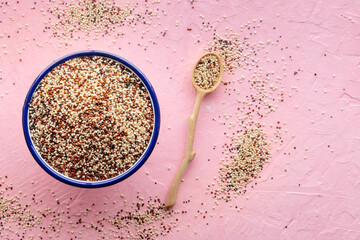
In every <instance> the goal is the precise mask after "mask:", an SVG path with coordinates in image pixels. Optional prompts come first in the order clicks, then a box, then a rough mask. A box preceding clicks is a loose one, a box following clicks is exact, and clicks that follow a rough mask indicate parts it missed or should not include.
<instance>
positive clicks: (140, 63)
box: [0, 0, 360, 240]
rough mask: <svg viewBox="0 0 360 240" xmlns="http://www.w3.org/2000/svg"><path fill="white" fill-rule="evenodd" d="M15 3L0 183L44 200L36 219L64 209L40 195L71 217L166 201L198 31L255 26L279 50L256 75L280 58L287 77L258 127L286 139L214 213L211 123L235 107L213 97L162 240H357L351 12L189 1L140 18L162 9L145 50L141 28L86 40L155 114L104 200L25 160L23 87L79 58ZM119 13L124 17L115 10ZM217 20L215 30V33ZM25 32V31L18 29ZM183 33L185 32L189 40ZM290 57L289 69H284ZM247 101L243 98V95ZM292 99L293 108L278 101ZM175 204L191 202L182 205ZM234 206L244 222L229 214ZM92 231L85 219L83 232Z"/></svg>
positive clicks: (7, 42) (356, 37)
mask: <svg viewBox="0 0 360 240" xmlns="http://www.w3.org/2000/svg"><path fill="white" fill-rule="evenodd" d="M15 2H16V1H9V3H10V6H5V5H4V4H3V5H2V8H0V10H1V12H0V20H2V23H0V34H3V37H2V38H0V69H1V72H0V77H1V78H2V79H1V80H0V95H2V98H0V153H1V154H0V163H1V166H2V167H1V168H0V175H1V176H5V175H7V176H8V178H9V180H8V181H11V182H13V185H14V190H15V191H23V192H26V193H28V194H30V193H31V194H32V193H36V196H37V198H42V199H43V203H42V206H41V207H42V208H45V207H46V206H49V207H53V208H54V209H62V208H64V206H63V205H60V206H56V203H55V202H54V199H53V197H52V196H51V194H49V189H51V190H54V191H55V194H56V197H57V198H59V199H60V201H61V202H62V201H64V202H65V201H66V199H68V198H69V197H72V198H73V199H74V201H73V202H72V204H71V210H72V212H74V213H76V212H80V211H83V210H84V209H85V208H87V207H88V206H89V204H90V203H98V205H97V208H96V210H101V209H102V208H107V209H109V211H110V209H111V208H114V209H116V208H117V206H116V205H114V206H113V205H111V206H104V205H103V204H102V203H103V202H104V201H108V202H112V201H113V200H116V199H119V197H120V194H121V193H123V194H124V195H125V196H126V198H127V199H128V201H129V202H131V201H132V200H135V196H136V195H137V192H139V195H141V196H145V197H146V196H147V195H150V194H151V195H155V194H159V196H160V197H161V198H162V199H164V198H165V195H166V192H167V189H168V187H169V185H170V182H171V180H172V177H173V175H174V174H175V171H176V168H177V167H178V165H179V164H180V161H181V159H182V156H183V151H184V148H185V138H186V127H187V126H186V118H187V116H188V115H189V114H190V113H191V111H192V107H193V103H194V101H195V90H194V89H193V87H192V85H191V82H190V76H191V70H192V67H193V64H194V63H195V62H196V60H197V59H198V57H200V56H201V55H202V53H204V50H203V48H204V47H205V46H206V44H207V42H208V41H210V40H211V37H212V33H210V32H206V31H204V29H201V23H202V22H203V21H205V22H211V24H212V25H213V26H214V27H216V29H217V33H219V34H220V35H221V34H223V33H225V32H227V30H226V28H227V27H228V28H230V29H232V31H233V32H238V33H240V36H242V35H241V34H243V35H246V33H245V31H244V33H241V32H240V25H244V24H246V23H247V22H248V21H250V22H252V21H253V19H257V21H258V19H260V18H262V19H263V22H262V24H261V27H260V28H259V29H258V30H257V34H256V36H252V37H251V39H252V41H267V40H268V39H269V40H271V41H275V40H277V39H280V42H279V46H278V47H277V48H271V47H269V48H267V49H268V50H269V51H270V54H271V58H272V59H275V60H278V62H279V64H273V65H270V64H269V65H267V64H266V62H263V63H262V65H261V67H262V68H263V69H264V70H265V69H266V70H270V71H271V70H274V71H275V72H279V73H280V74H282V71H283V70H282V67H283V64H280V62H281V57H283V56H285V57H287V59H285V62H287V63H288V65H287V69H288V70H286V72H287V74H288V77H287V78H286V79H285V80H284V81H283V87H284V89H285V91H284V92H285V95H286V99H285V101H284V102H283V103H280V104H279V107H278V110H277V111H276V112H275V113H273V114H271V115H269V116H268V117H267V118H265V119H264V120H263V121H262V122H263V123H265V124H266V126H269V124H274V123H275V122H277V121H280V122H281V123H282V124H281V126H282V128H283V129H286V130H287V132H284V135H283V140H284V144H283V145H276V144H274V146H273V149H272V154H273V156H272V158H271V159H270V162H269V163H268V164H267V165H265V168H264V170H263V171H262V172H261V174H260V175H261V179H259V180H258V181H257V182H258V184H257V186H255V187H254V188H249V189H248V191H247V193H246V194H245V195H244V196H240V197H238V198H236V199H234V200H233V201H232V202H229V203H225V202H220V204H219V206H217V207H216V208H215V210H213V209H212V207H213V206H214V200H213V199H212V198H211V196H210V195H207V194H205V192H206V187H207V186H208V185H210V184H211V183H212V182H214V180H213V177H214V176H216V175H217V170H218V169H219V166H220V165H219V160H220V158H221V157H222V155H221V152H222V148H221V146H222V144H223V143H225V142H226V141H227V139H226V138H225V136H224V132H226V130H227V128H226V127H224V126H221V125H220V124H219V123H218V122H214V121H212V118H215V117H218V116H219V115H222V114H224V113H226V114H229V113H232V111H233V110H234V108H235V107H236V104H235V103H234V101H231V100H234V99H235V98H236V95H235V94H234V95H232V96H227V94H226V93H224V89H225V86H223V85H221V86H220V87H219V89H218V90H216V92H214V93H212V94H211V95H209V96H207V97H206V98H205V99H204V102H203V105H202V108H201V111H200V115H199V121H198V127H197V133H196V138H195V146H194V149H195V151H196V152H197V155H196V158H195V159H194V161H193V163H192V165H191V167H190V168H189V170H188V171H187V172H186V174H185V176H184V179H185V181H184V182H183V183H182V184H181V187H180V192H179V200H178V204H177V205H176V206H175V209H176V210H187V214H184V215H181V216H180V217H179V224H178V225H179V226H178V227H177V230H178V231H177V230H174V231H172V232H171V233H170V234H169V235H168V236H167V237H164V239H195V238H196V239H229V240H230V239H360V208H359V206H358V205H359V204H358V203H359V201H360V178H359V175H360V162H359V160H360V154H359V153H360V147H359V146H360V127H359V126H360V80H359V78H360V26H359V22H360V2H359V1H350V0H349V1H347V0H338V1H335V0H334V1H308V0H306V1H300V0H299V1H285V0H275V1H260V0H257V1H235V0H233V1H221V0H220V1H200V0H199V1H196V2H195V3H194V4H193V5H191V4H190V3H189V1H185V0H182V1H181V2H178V1H171V4H168V3H167V1H163V2H162V3H160V4H159V5H151V4H150V8H156V6H161V9H166V12H167V15H166V16H164V15H161V18H160V20H159V21H161V25H158V26H156V27H151V31H150V32H148V33H146V34H145V35H144V38H143V39H141V36H142V34H141V32H142V30H143V29H142V27H137V31H136V32H134V31H133V30H132V29H131V28H129V27H124V28H123V29H122V31H123V32H125V36H124V38H122V39H120V38H119V39H117V40H116V43H114V42H113V39H114V38H113V37H111V36H107V37H99V40H93V39H92V38H90V40H89V43H91V45H90V49H97V50H104V51H108V52H112V53H115V54H118V55H120V56H122V57H124V58H126V59H128V60H129V61H131V62H132V63H134V64H135V65H136V66H137V67H139V68H140V69H141V70H142V71H143V72H144V73H145V75H146V76H147V77H148V79H149V80H150V81H151V83H152V84H153V86H154V88H155V91H156V93H157V96H158V100H159V102H160V107H161V114H162V119H161V131H160V135H159V139H158V140H159V145H157V146H156V147H155V149H154V151H153V154H152V155H151V157H150V158H149V159H148V161H147V162H146V164H145V165H144V166H143V167H142V168H141V169H140V170H139V171H138V172H136V173H135V174H134V175H133V176H131V177H130V178H128V179H127V180H126V181H124V182H121V183H118V184H116V185H113V186H111V187H107V188H103V189H79V188H75V187H72V186H68V185H65V184H63V183H61V182H58V181H57V180H55V179H53V178H52V177H50V176H49V175H48V174H46V173H45V172H44V171H43V170H42V169H41V168H40V167H39V166H38V165H37V163H36V162H35V161H34V160H33V158H32V156H31V155H30V153H29V151H28V149H27V146H26V144H25V140H24V137H23V133H22V123H21V114H22V105H23V102H24V99H25V96H26V94H27V91H28V89H29V87H30V86H31V84H32V82H33V81H34V79H35V78H36V76H37V75H38V74H39V73H40V72H41V71H42V70H43V69H44V68H45V67H47V66H48V65H49V64H50V63H51V62H52V61H54V60H56V59H58V58H60V57H61V56H63V55H65V54H68V53H71V52H75V51H79V50H86V49H88V45H87V42H86V41H84V40H77V41H75V40H72V41H69V42H71V43H72V45H71V46H68V48H65V46H64V44H62V47H61V48H59V45H60V41H62V42H63V43H64V40H58V39H54V38H50V37H49V36H50V32H43V27H44V22H45V21H46V20H47V19H48V17H49V15H48V14H45V15H43V14H42V13H41V11H40V9H41V8H43V9H46V8H47V7H46V4H45V3H44V2H40V1H37V3H36V5H34V4H33V1H21V2H20V4H15ZM45 2H46V1H45ZM143 2H144V1H141V2H140V8H143V5H142V4H143ZM149 2H150V1H149ZM117 3H118V4H121V5H124V1H117ZM15 5H16V10H13V6H15ZM32 5H34V6H36V9H35V10H31V6H32ZM191 6H194V9H191ZM3 10H6V12H5V13H4V12H3ZM44 12H45V11H44ZM22 13H24V15H25V16H24V17H22V16H21V14H22ZM199 15H204V16H205V18H204V19H201V18H200V17H199ZM224 15H226V18H224ZM12 16H13V18H14V21H12V20H11V17H12ZM218 18H219V19H221V20H220V22H217V21H216V19H218ZM176 21H179V26H176ZM25 24H28V25H29V27H28V28H27V29H25V28H24V26H25ZM20 25H21V26H22V29H19V26H20ZM188 27H191V28H192V31H187V28H188ZM274 27H276V29H274ZM164 28H168V34H167V35H166V36H165V37H159V38H157V37H156V34H157V33H158V32H160V30H161V29H164ZM17 31H19V33H17ZM7 35H10V36H11V37H10V38H8V37H7ZM279 36H281V38H279ZM26 38H27V39H28V40H26ZM149 39H152V40H154V41H156V42H157V44H152V43H150V42H149ZM198 39H199V40H200V42H199V43H197V42H196V41H197V40H198ZM37 43H40V44H41V47H39V46H37ZM129 43H130V44H129ZM138 43H143V44H144V45H145V44H149V48H148V49H147V50H146V51H144V50H143V47H139V46H138ZM4 46H5V47H4ZM22 47H25V49H23V50H22ZM281 47H283V48H284V50H283V51H282V50H280V48H281ZM285 47H287V48H286V49H285ZM119 48H121V49H119ZM174 49H175V50H176V51H175V52H174V51H173V50H174ZM5 51H7V53H5ZM18 51H21V54H20V53H18ZM263 53H264V52H263ZM289 56H292V57H293V58H294V60H293V61H290V60H289V59H288V57H289ZM258 57H259V58H263V56H258ZM20 58H21V59H22V61H21V62H20V61H19V59H20ZM147 58H148V59H149V60H151V61H152V62H151V63H150V62H149V61H147ZM181 58H183V61H182V60H181ZM167 67H168V69H167ZM298 68H300V69H303V71H302V72H301V74H300V80H297V78H296V76H293V71H292V69H298ZM315 74H316V75H315ZM241 75H245V76H248V75H249V73H248V72H246V71H244V70H242V69H238V71H237V72H236V74H235V75H228V74H225V75H224V80H231V79H237V77H239V76H241ZM14 83H15V85H14ZM239 86H240V87H239V89H241V85H239ZM294 86H296V87H297V91H296V88H292V87H294ZM246 91H248V89H247V88H246V87H244V89H243V92H242V94H244V95H245V94H246V93H247V92H246ZM7 92H8V93H7ZM290 93H291V94H292V97H287V96H288V94H290ZM309 109H310V110H309ZM312 120H313V121H314V122H313V123H312V122H311V121H312ZM283 122H286V125H285V124H283ZM267 128H269V127H267ZM269 131H270V130H269ZM214 144H216V145H217V147H216V149H215V150H213V146H214ZM294 147H296V149H294ZM207 159H210V161H207ZM168 167H171V169H170V170H168ZM146 172H149V174H148V175H147V174H146ZM196 177H198V178H199V180H196ZM31 181H34V184H31ZM155 182H156V183H157V184H155ZM184 200H191V202H190V203H187V204H182V201H184ZM201 203H203V204H201ZM234 206H239V208H240V207H242V210H241V211H237V210H236V209H235V208H234ZM36 207H37V206H36ZM36 207H35V209H36ZM118 207H120V206H118ZM198 210H201V211H208V212H209V214H213V217H210V216H209V214H208V215H207V217H206V220H204V219H202V218H200V217H198V218H196V217H195V215H196V214H197V211H198ZM221 214H222V215H223V218H221V217H220V215H221ZM96 219H97V218H96V217H95V216H93V219H91V217H88V220H87V221H89V222H90V221H91V220H94V221H96ZM45 221H46V220H45ZM206 223H208V225H207V224H206ZM188 224H190V226H188ZM45 225H46V224H45ZM67 227H68V226H64V228H63V229H62V233H61V236H60V239H68V238H69V236H71V234H69V233H67V230H69V229H70V228H67ZM75 231H76V229H75ZM195 233H196V234H195ZM68 235H69V236H68ZM82 235H83V239H95V235H94V232H90V231H89V232H86V231H83V234H82ZM35 236H36V232H35ZM96 238H97V237H96Z"/></svg>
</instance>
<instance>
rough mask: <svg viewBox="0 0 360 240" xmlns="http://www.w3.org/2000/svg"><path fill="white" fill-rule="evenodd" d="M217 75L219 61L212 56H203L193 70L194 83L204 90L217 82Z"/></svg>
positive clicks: (218, 72)
mask: <svg viewBox="0 0 360 240" xmlns="http://www.w3.org/2000/svg"><path fill="white" fill-rule="evenodd" d="M219 75H220V65H219V59H218V58H217V57H216V56H215V55H212V54H207V55H205V56H203V57H202V58H201V59H200V60H199V62H198V64H197V65H196V67H195V70H194V80H195V83H196V85H197V86H199V87H200V88H201V89H204V90H207V89H210V88H212V87H213V86H214V85H215V83H216V82H217V81H218V79H219Z"/></svg>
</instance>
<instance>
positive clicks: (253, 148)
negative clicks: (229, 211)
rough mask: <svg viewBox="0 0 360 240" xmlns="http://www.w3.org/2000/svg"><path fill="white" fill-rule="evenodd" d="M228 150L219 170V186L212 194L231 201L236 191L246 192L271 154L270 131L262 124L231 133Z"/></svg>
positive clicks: (226, 145)
mask: <svg viewBox="0 0 360 240" xmlns="http://www.w3.org/2000/svg"><path fill="white" fill-rule="evenodd" d="M225 149H226V157H225V159H224V161H223V162H222V166H221V167H220V169H219V178H218V185H219V188H218V189H217V190H215V191H214V192H212V193H213V194H214V197H216V198H218V199H225V200H226V201H229V200H231V199H230V198H231V196H232V195H233V194H243V193H245V192H246V189H245V188H246V186H247V185H248V184H249V183H250V182H251V181H253V180H254V179H256V178H258V177H259V176H258V174H259V173H260V172H261V170H262V169H263V165H264V164H265V163H266V162H268V160H269V159H270V157H271V154H270V145H269V144H268V142H267V134H266V133H265V132H264V130H263V129H262V128H261V127H252V128H248V129H247V130H245V131H244V132H243V133H239V134H238V135H234V136H232V138H231V143H230V144H229V145H228V144H225Z"/></svg>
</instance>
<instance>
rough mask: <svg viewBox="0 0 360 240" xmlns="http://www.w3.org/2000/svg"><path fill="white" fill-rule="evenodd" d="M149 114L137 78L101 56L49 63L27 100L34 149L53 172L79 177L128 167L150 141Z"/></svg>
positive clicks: (148, 101) (150, 110) (93, 176)
mask: <svg viewBox="0 0 360 240" xmlns="http://www.w3.org/2000/svg"><path fill="white" fill-rule="evenodd" d="M153 118H154V113H153V108H152V103H151V99H150V96H149V93H148V91H147V89H146V87H145V85H144V84H143V83H142V81H141V80H140V78H139V77H138V76H137V75H136V74H135V73H134V72H132V71H131V70H130V69H128V68H127V67H125V66H124V65H122V64H121V63H119V62H117V61H115V60H112V59H109V58H105V57H100V56H85V57H78V58H73V59H70V60H67V61H66V62H64V63H62V64H60V65H58V66H56V67H55V68H53V69H52V70H51V71H50V72H49V73H48V74H47V75H46V76H45V77H44V78H43V79H42V81H41V83H40V84H39V86H38V88H37V89H36V91H35V92H34V94H33V97H32V99H31V102H30V104H29V127H30V134H31V138H32V141H33V143H34V145H35V147H36V149H37V151H38V152H39V153H40V155H41V156H42V158H43V159H44V160H45V161H46V162H47V163H48V164H49V165H50V166H51V167H53V168H54V169H55V170H57V171H58V172H60V173H62V174H64V175H66V176H69V177H71V178H74V179H78V180H84V181H100V180H105V179H109V178H112V177H115V176H117V175H119V174H121V173H123V172H125V171H126V170H127V169H129V168H130V167H131V166H132V165H133V164H134V163H135V162H136V161H137V160H138V159H139V158H140V157H141V155H142V154H143V152H144V150H145V149H146V147H147V145H148V143H149V140H150V137H151V134H152V130H153V124H154V123H153Z"/></svg>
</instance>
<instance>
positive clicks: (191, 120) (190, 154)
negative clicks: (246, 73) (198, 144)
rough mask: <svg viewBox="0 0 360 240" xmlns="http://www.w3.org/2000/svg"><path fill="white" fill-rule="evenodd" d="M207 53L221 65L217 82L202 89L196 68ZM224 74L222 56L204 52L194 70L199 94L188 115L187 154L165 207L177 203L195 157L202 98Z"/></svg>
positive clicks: (217, 82)
mask: <svg viewBox="0 0 360 240" xmlns="http://www.w3.org/2000/svg"><path fill="white" fill-rule="evenodd" d="M207 55H214V56H216V58H217V60H218V64H219V67H220V74H219V76H218V79H217V81H216V82H215V84H214V85H213V86H212V87H210V88H209V89H202V88H201V87H199V86H198V85H197V84H196V82H195V76H194V75H195V69H196V67H197V66H198V64H199V62H200V60H201V59H202V58H204V57H205V56H207ZM222 74H223V65H222V62H221V58H220V57H219V55H217V54H216V53H213V52H211V53H206V54H204V55H203V56H202V57H201V58H200V59H199V60H198V61H197V62H196V64H195V66H194V69H193V72H192V76H191V79H192V84H193V86H194V87H195V89H196V92H197V95H196V101H195V105H194V110H193V112H192V114H191V115H190V116H189V117H188V133H187V141H186V149H185V156H184V159H183V161H182V162H181V165H180V167H179V169H178V171H177V173H176V175H175V177H174V179H173V181H172V183H171V186H170V189H169V192H168V195H167V198H166V201H165V207H166V208H168V207H171V206H173V205H174V204H175V202H176V199H177V192H178V189H179V184H180V182H181V179H182V176H183V174H184V173H185V171H186V169H187V168H188V166H189V164H190V163H191V161H192V160H193V159H194V157H195V154H196V153H195V152H194V150H193V143H194V135H195V128H196V122H197V119H198V115H199V109H200V104H201V101H202V99H203V98H204V96H205V95H206V94H207V93H210V92H212V91H214V90H215V89H216V88H217V87H218V86H219V84H220V82H221V79H222Z"/></svg>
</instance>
